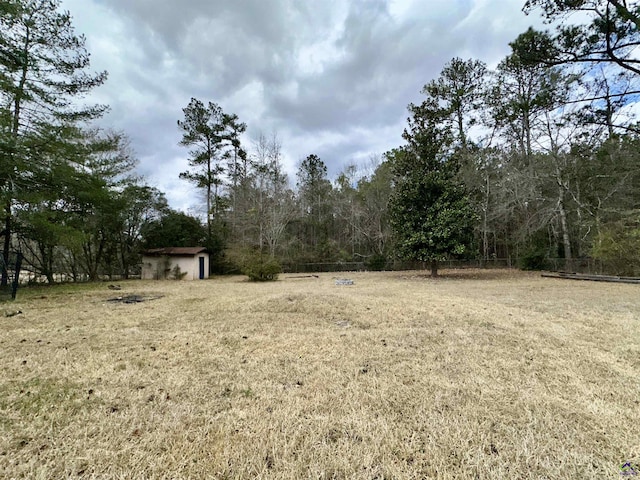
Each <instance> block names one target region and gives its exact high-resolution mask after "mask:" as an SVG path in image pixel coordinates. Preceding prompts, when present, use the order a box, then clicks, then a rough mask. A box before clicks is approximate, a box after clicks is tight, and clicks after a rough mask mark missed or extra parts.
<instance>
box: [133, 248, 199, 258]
mask: <svg viewBox="0 0 640 480" xmlns="http://www.w3.org/2000/svg"><path fill="white" fill-rule="evenodd" d="M199 253H208V250H207V249H206V248H205V247H165V248H152V249H150V250H145V251H144V252H142V254H143V255H145V256H148V257H161V256H163V255H167V256H170V257H171V256H173V257H190V256H193V255H198V254H199Z"/></svg>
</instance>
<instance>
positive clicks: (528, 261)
mask: <svg viewBox="0 0 640 480" xmlns="http://www.w3.org/2000/svg"><path fill="white" fill-rule="evenodd" d="M545 264H546V255H545V253H544V252H541V251H539V250H538V251H530V252H527V253H525V254H524V255H523V256H522V257H521V258H520V269H522V270H544V269H545Z"/></svg>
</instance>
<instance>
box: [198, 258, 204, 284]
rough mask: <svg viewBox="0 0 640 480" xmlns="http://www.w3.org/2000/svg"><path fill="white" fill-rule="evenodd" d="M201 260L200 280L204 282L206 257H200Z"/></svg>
mask: <svg viewBox="0 0 640 480" xmlns="http://www.w3.org/2000/svg"><path fill="white" fill-rule="evenodd" d="M199 260H200V280H204V257H199Z"/></svg>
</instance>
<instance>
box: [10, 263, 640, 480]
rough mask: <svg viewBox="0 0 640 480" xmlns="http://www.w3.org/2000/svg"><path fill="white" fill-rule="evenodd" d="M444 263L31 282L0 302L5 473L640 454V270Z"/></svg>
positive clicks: (411, 466) (610, 466) (568, 467)
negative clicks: (111, 282)
mask: <svg viewBox="0 0 640 480" xmlns="http://www.w3.org/2000/svg"><path fill="white" fill-rule="evenodd" d="M444 273H445V275H444V276H443V277H442V278H440V279H438V280H432V279H430V278H428V277H426V276H425V275H424V274H423V273H420V272H396V273H384V274H377V273H354V274H339V276H337V275H335V274H323V275H320V277H319V278H308V279H300V278H287V277H288V276H287V275H283V276H282V277H281V280H280V281H278V282H275V283H266V284H255V283H248V282H246V281H244V279H243V278H241V277H231V278H221V279H214V280H209V281H203V282H169V281H168V282H140V281H138V282H125V283H122V287H123V289H122V291H120V292H114V291H110V290H108V289H107V286H106V285H104V284H96V285H81V286H59V287H52V288H38V289H25V290H23V291H21V292H19V294H18V295H19V297H18V300H17V301H16V302H15V303H13V304H2V305H0V362H1V363H2V372H3V373H2V375H0V477H2V478H36V479H37V478H41V479H49V478H106V479H111V478H114V479H115V478H172V479H180V478H194V479H199V478H241V479H245V478H247V479H248V478H278V479H280V478H282V479H301V478H311V479H316V478H317V479H330V478H335V479H342V478H345V479H347V478H349V479H382V478H398V479H404V478H407V479H408V478H414V479H422V478H443V479H446V478H452V479H453V478H480V479H501V478H509V479H512V478H518V479H528V478H531V479H534V478H535V479H540V478H554V479H556V478H560V479H564V478H566V479H578V478H579V479H603V478H621V476H620V465H621V464H622V463H623V462H624V461H627V460H633V461H636V462H638V461H639V460H640V425H639V414H640V286H638V285H621V284H602V283H588V282H572V281H567V280H555V279H543V278H540V277H539V276H537V275H534V274H523V273H518V272H510V271H478V270H470V271H469V270H467V271H450V272H444ZM344 276H346V277H347V278H350V279H353V280H354V281H355V285H353V286H336V285H335V278H343V277H344ZM118 295H138V296H140V297H143V298H148V301H145V302H143V303H133V304H120V303H112V302H108V301H107V300H108V299H110V298H113V297H116V296H118ZM3 309H4V310H6V311H7V312H8V311H15V310H21V311H22V312H23V313H21V314H19V315H15V316H11V317H4V315H2V313H3Z"/></svg>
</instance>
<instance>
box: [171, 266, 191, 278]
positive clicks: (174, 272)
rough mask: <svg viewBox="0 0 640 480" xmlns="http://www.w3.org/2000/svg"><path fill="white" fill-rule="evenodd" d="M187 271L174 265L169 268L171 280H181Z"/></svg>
mask: <svg viewBox="0 0 640 480" xmlns="http://www.w3.org/2000/svg"><path fill="white" fill-rule="evenodd" d="M187 273H189V272H183V271H182V270H180V265H176V266H175V267H173V268H172V269H171V278H172V279H173V280H182V279H183V278H184V277H186V276H187Z"/></svg>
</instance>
